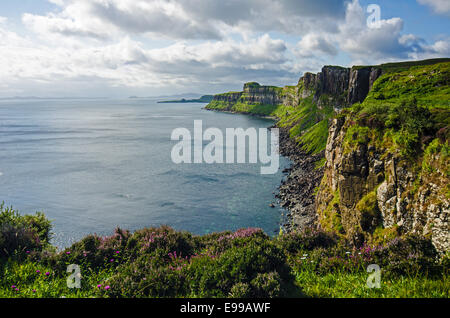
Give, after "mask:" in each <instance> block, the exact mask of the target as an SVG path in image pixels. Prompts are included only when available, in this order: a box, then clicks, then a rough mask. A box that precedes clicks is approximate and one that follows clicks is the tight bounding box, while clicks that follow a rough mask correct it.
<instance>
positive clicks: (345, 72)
mask: <svg viewBox="0 0 450 318" xmlns="http://www.w3.org/2000/svg"><path fill="white" fill-rule="evenodd" d="M381 75H382V70H381V69H380V68H372V67H369V68H361V69H356V68H355V69H350V68H344V67H339V66H324V67H323V68H322V71H321V72H320V73H318V74H311V73H305V75H304V76H303V77H302V78H301V79H300V81H299V87H300V88H301V91H300V95H301V98H307V97H309V96H311V95H313V94H314V100H315V101H316V102H317V104H318V105H319V106H322V104H324V103H328V104H332V105H334V107H336V108H338V109H340V108H343V107H346V106H349V105H352V104H354V103H357V102H362V101H363V100H364V99H365V98H366V96H367V94H368V93H369V91H370V90H371V89H372V86H373V83H374V82H375V81H376V80H377V79H378V78H379V77H380V76H381Z"/></svg>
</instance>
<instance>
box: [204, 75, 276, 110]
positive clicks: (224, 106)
mask: <svg viewBox="0 0 450 318" xmlns="http://www.w3.org/2000/svg"><path fill="white" fill-rule="evenodd" d="M281 90H282V89H281V88H279V87H275V86H262V85H259V84H258V83H255V82H252V83H246V84H245V85H244V89H243V91H242V92H230V93H225V94H219V95H215V96H214V98H213V101H212V102H211V103H210V104H209V105H208V106H207V107H206V108H207V109H218V110H227V111H236V112H245V110H246V109H240V108H239V107H235V106H244V105H245V106H257V105H272V106H277V105H281V104H283V100H284V99H283V96H282V94H281Z"/></svg>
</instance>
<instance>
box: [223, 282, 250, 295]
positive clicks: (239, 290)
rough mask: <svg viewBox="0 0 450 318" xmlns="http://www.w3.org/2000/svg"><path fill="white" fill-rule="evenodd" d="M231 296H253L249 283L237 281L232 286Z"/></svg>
mask: <svg viewBox="0 0 450 318" xmlns="http://www.w3.org/2000/svg"><path fill="white" fill-rule="evenodd" d="M229 296H230V297H231V298H250V297H251V296H252V293H251V288H250V286H249V284H246V283H237V284H235V285H234V286H233V287H231V292H230V295H229Z"/></svg>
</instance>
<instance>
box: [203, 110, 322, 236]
mask: <svg viewBox="0 0 450 318" xmlns="http://www.w3.org/2000/svg"><path fill="white" fill-rule="evenodd" d="M203 109H205V110H208V111H214V112H220V113H229V114H242V115H247V116H253V117H258V118H262V119H270V120H274V121H275V122H276V123H275V124H274V125H273V126H270V127H268V129H272V128H278V129H279V131H280V139H279V147H280V149H279V151H280V154H281V155H282V156H284V157H287V158H289V160H290V161H291V162H292V164H291V166H290V167H289V168H287V169H285V170H284V171H283V172H284V173H286V177H285V179H283V180H282V181H281V184H280V185H279V186H278V188H277V192H276V195H275V199H277V203H278V204H279V206H281V207H282V208H284V209H286V210H287V213H286V214H285V215H283V220H282V221H281V226H282V229H283V231H285V232H292V231H295V230H297V229H303V228H306V227H313V226H315V223H316V220H317V214H316V206H315V191H316V188H317V187H318V186H319V185H320V182H321V180H322V177H323V174H324V168H323V167H321V168H316V164H317V162H318V161H320V160H321V159H322V158H323V157H324V152H321V153H319V154H317V155H311V154H309V153H307V152H305V151H304V150H303V149H301V146H300V145H299V144H298V143H297V142H296V141H295V140H293V139H292V138H291V137H290V136H289V129H288V128H285V127H279V126H278V121H279V118H277V117H275V116H265V115H258V114H252V113H245V112H235V111H229V110H217V109H207V108H203Z"/></svg>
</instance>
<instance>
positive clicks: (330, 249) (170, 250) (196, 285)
mask: <svg viewBox="0 0 450 318" xmlns="http://www.w3.org/2000/svg"><path fill="white" fill-rule="evenodd" d="M2 216H7V217H4V218H2V219H1V220H2V221H1V226H2V229H4V228H6V227H7V226H8V225H10V224H11V222H13V223H14V224H19V227H20V226H22V225H24V224H25V225H24V227H23V229H24V230H29V231H30V232H33V233H37V232H38V230H37V229H40V230H43V232H41V234H42V235H44V237H48V236H49V235H50V232H49V231H50V227H48V224H49V222H48V221H47V220H46V219H45V218H43V217H42V215H41V214H40V215H39V218H38V219H35V218H34V217H31V218H32V219H33V220H34V222H32V223H29V222H28V221H27V220H30V217H28V216H19V215H18V214H17V213H16V212H15V211H13V210H12V209H4V208H2ZM9 216H13V219H14V220H13V221H11V218H10V217H9ZM3 232H5V231H3ZM16 233H17V235H16V236H14V237H13V238H12V241H18V242H21V243H22V242H26V240H23V238H22V237H23V236H25V237H27V234H26V233H28V232H26V231H24V232H16ZM5 244H6V243H5V241H2V243H1V244H0V248H1V249H2V250H3V249H4V248H5V246H6V247H7V246H10V243H9V245H5ZM16 246H18V248H17V249H16V250H15V251H14V253H10V254H8V255H6V254H4V255H2V257H1V258H0V273H1V276H0V297H27V298H39V297H46V298H52V297H58V298H59V297H62V296H64V297H68V298H70V297H113V298H115V297H156V298H159V297H448V293H449V286H450V284H449V278H448V267H446V266H445V264H446V263H444V262H446V259H444V260H442V261H438V258H437V254H436V252H435V251H434V249H433V247H432V245H431V244H430V242H429V241H427V240H426V239H424V238H421V237H404V238H400V239H399V238H396V239H394V240H391V241H389V243H388V244H386V245H384V246H368V245H363V246H360V247H351V246H350V245H349V243H348V242H347V241H345V240H343V239H342V238H338V237H337V236H336V235H334V234H331V233H327V232H323V231H317V230H311V229H306V230H304V231H301V232H294V233H290V234H283V233H280V235H278V236H277V237H274V238H270V237H269V236H267V235H266V234H264V233H263V232H262V230H260V229H242V230H239V231H237V232H234V233H233V232H223V233H213V234H209V235H205V236H195V235H192V234H190V233H187V232H177V231H175V230H173V229H171V228H169V227H165V226H163V227H160V228H147V229H143V230H139V231H137V232H135V233H133V234H132V233H130V232H128V231H123V230H120V229H117V230H116V231H115V233H114V234H113V235H112V236H109V237H99V236H97V235H89V236H87V237H85V238H84V239H82V240H81V241H79V242H77V243H75V244H73V245H72V246H71V247H69V248H67V249H65V250H63V251H60V252H57V251H55V250H54V249H53V248H51V247H50V246H49V245H48V244H47V243H45V242H44V241H42V242H41V243H40V244H39V245H38V246H37V245H35V244H34V243H33V242H27V243H26V244H25V245H20V244H16ZM374 263H375V264H378V265H380V266H381V268H382V276H381V278H382V286H381V289H370V288H368V287H367V286H366V281H367V279H368V274H367V272H366V269H367V266H368V265H370V264H374ZM70 264H77V265H79V266H80V270H81V275H82V279H81V288H79V289H77V288H74V289H69V288H68V287H67V279H68V277H69V275H70V274H71V273H67V271H66V270H67V266H68V265H70Z"/></svg>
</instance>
